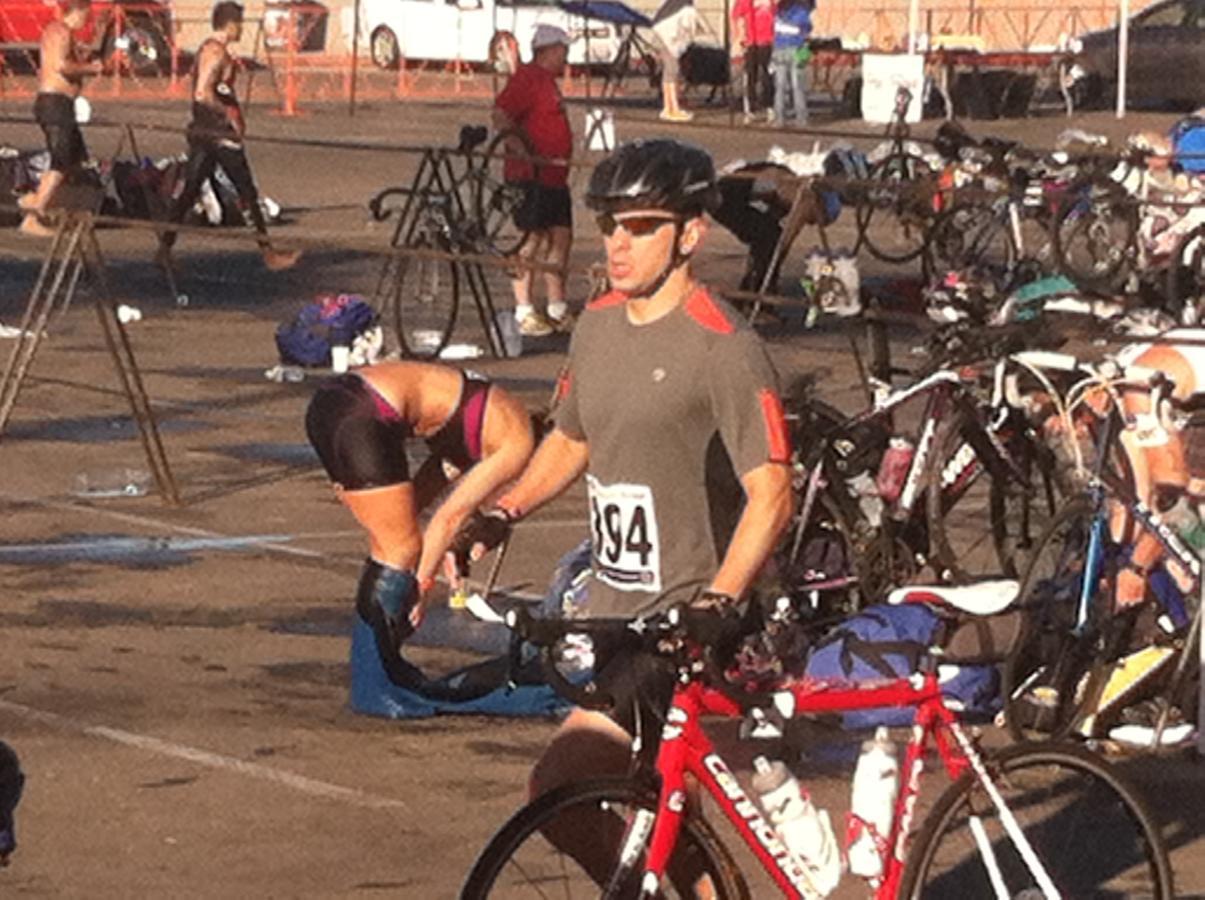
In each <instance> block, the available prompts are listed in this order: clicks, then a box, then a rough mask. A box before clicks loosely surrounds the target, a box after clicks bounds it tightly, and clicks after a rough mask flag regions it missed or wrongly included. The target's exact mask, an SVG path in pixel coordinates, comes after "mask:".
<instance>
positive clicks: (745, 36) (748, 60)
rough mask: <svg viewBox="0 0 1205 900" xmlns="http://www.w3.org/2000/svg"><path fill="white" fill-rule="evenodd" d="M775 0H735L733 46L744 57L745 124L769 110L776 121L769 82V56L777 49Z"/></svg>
mask: <svg viewBox="0 0 1205 900" xmlns="http://www.w3.org/2000/svg"><path fill="white" fill-rule="evenodd" d="M774 11H775V3H774V0H736V3H735V4H734V5H733V7H732V25H733V31H734V36H735V38H736V40H735V41H734V42H733V44H732V47H733V50H735V51H736V52H737V53H738V54H739V55H740V56H742V57H743V58H744V60H745V124H749V123H750V122H752V121H753V117H754V116H755V115H757V114H758V113H759V112H761V111H762V110H763V109H764V110H765V111H766V116H767V118H768V120H769V121H773V116H774V107H773V102H774V97H773V91H774V88H773V85H772V84H771V82H770V56H771V54H772V53H773V51H774Z"/></svg>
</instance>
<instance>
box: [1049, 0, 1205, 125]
mask: <svg viewBox="0 0 1205 900" xmlns="http://www.w3.org/2000/svg"><path fill="white" fill-rule="evenodd" d="M1071 49H1072V50H1078V52H1077V53H1076V56H1075V69H1073V73H1072V74H1073V76H1074V81H1073V83H1072V89H1071V95H1072V99H1073V101H1074V102H1075V105H1076V106H1077V107H1081V106H1102V105H1103V106H1109V105H1112V104H1113V103H1115V102H1116V97H1117V28H1116V27H1114V28H1108V29H1105V30H1102V31H1090V32H1088V33H1087V34H1084V35H1081V36H1080V37H1079V38H1078V39H1077V40H1075V41H1073V42H1072V47H1071ZM1126 82H1127V84H1126V105H1127V106H1175V107H1184V108H1196V107H1198V106H1202V105H1205V0H1163V2H1161V3H1156V4H1154V5H1152V6H1149V7H1147V8H1146V9H1144V10H1143V11H1142V12H1140V13H1139V14H1138V15H1136V16H1133V17H1132V18H1131V19H1130V48H1129V65H1128V67H1127V78H1126Z"/></svg>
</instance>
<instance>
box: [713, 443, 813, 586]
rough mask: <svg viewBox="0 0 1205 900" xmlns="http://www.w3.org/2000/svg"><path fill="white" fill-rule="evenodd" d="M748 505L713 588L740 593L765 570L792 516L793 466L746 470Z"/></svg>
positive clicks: (770, 464)
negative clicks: (763, 568)
mask: <svg viewBox="0 0 1205 900" xmlns="http://www.w3.org/2000/svg"><path fill="white" fill-rule="evenodd" d="M741 487H743V488H744V489H745V509H744V511H743V512H742V513H741V517H740V520H739V521H738V522H737V523H736V530H735V531H734V532H733V534H732V540H731V542H730V543H729V544H728V551H727V552H726V553H725V554H724V560H723V562H722V563H721V564H720V568H719V571H717V572H716V575H715V578H714V579H713V580H712V582H711V590H712V591H714V592H716V593H720V594H727V595H728V596H730V597H740V596H742V595H743V594H744V593H745V591H747V590H748V589H749V585H750V584H752V583H753V579H754V578H756V577H757V573H758V572H759V571H761V568H762V566H763V565H765V562H766V560H767V559H768V558H769V557H770V554H771V553H772V552H774V547H775V545H776V544H777V543H778V538H779V536H780V535H781V534H782V531H783V529H784V528H786V526H787V523H788V522H790V520H791V510H792V506H793V502H794V501H793V497H792V494H791V469H790V467H789V466H787V465H786V464H784V463H776V462H768V463H765V464H764V465H761V466H758V467H757V468H756V469H753V470H751V471H749V472H746V473H745V475H744V476H742V478H741Z"/></svg>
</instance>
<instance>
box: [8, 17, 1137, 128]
mask: <svg viewBox="0 0 1205 900" xmlns="http://www.w3.org/2000/svg"><path fill="white" fill-rule="evenodd" d="M340 2H341V3H342V4H343V5H333V6H328V5H325V4H322V3H319V2H316V0H263V2H262V3H261V6H262V9H261V10H260V14H259V15H258V16H257V17H254V18H249V19H248V20H247V22H246V26H245V31H244V36H243V39H242V41H241V42H240V43H239V45H238V46H237V47H236V48H235V52H236V53H239V54H241V59H242V61H243V63H244V66H245V68H246V69H247V76H248V77H246V78H245V79H243V80H241V82H240V90H241V92H242V94H243V96H244V97H249V98H250V97H253V98H254V99H255V100H258V101H262V100H264V99H265V91H266V92H267V96H268V97H270V98H271V100H272V102H274V103H275V104H277V105H278V108H279V111H280V112H281V113H282V114H284V115H296V114H298V113H300V112H302V111H303V107H304V105H305V103H307V102H311V103H312V102H329V101H339V100H342V101H354V100H357V99H365V100H384V99H404V98H412V97H418V96H426V97H441V98H456V97H488V96H491V95H492V94H493V93H494V92H495V91H496V90H497V89H498V87H499V86H500V80H499V76H497V75H496V74H495V73H494V72H493V71H492V68H491V67H490V66H489V65H488V64H486V63H483V62H479V61H466V60H464V59H452V60H439V61H418V60H410V59H405V58H401V55H400V52H399V44H398V42H397V40H396V38H394V43H393V45H392V47H391V48H386V49H392V51H393V54H392V56H390V55H389V54H387V53H384V52H383V51H382V50H381V48H380V47H379V46H377V44H376V42H377V40H378V38H379V37H380V36H381V35H380V33H381V31H382V29H381V28H379V27H373V25H372V23H371V22H364V21H361V22H360V27H359V30H360V33H361V35H362V36H363V40H362V41H360V42H359V48H358V49H359V53H358V54H357V56H356V57H355V58H353V53H352V50H351V47H352V43H353V42H352V41H351V38H350V35H351V32H353V31H354V30H355V28H354V26H353V25H352V24H351V22H352V19H351V17H350V16H349V15H348V13H349V12H350V11H351V10H352V9H354V7H349V6H348V4H349V3H350V0H340ZM406 2H409V0H397V3H399V4H402V3H406ZM487 2H490V3H492V2H494V0H487ZM1141 5H1143V4H1142V3H1141V2H1140V0H1136V2H1135V4H1134V8H1139V7H1140V6H1141ZM451 6H452V8H453V9H459V7H457V6H455V5H451ZM729 8H730V2H724V3H722V4H717V3H716V0H706V2H705V3H700V13H701V15H702V16H703V18H704V19H705V20H707V21H708V22H709V24H710V26H711V30H712V33H713V36H714V38H715V39H716V40H717V41H722V40H724V39H725V38H724V37H723V36H724V35H725V34H726V33H727V30H726V29H725V27H724V22H723V19H724V16H725V14H726V11H727V10H728V9H729ZM52 9H53V5H50V6H48V5H47V3H45V2H43V0H0V49H2V50H3V53H0V100H3V99H5V98H19V97H31V96H32V95H33V94H34V93H35V91H36V89H37V80H36V56H37V43H36V42H37V37H38V35H39V34H40V31H41V27H42V26H43V25H44V24H45V21H46V20H47V17H48V16H49V15H51V14H52V13H49V12H48V10H52ZM93 9H94V21H93V23H92V25H91V26H90V28H89V29H87V30H86V31H87V33H85V34H83V35H81V40H83V41H85V42H87V44H88V45H89V46H90V47H91V49H92V50H93V51H94V52H96V53H98V54H99V55H100V56H101V58H102V59H104V60H105V62H106V63H107V65H106V70H105V74H104V75H102V76H100V77H98V78H96V79H94V80H92V81H90V82H89V84H88V86H87V88H86V93H87V94H89V95H91V96H95V97H102V98H121V99H122V100H135V99H142V98H150V99H163V98H183V97H185V96H186V95H187V92H188V82H189V77H190V71H191V67H192V53H193V51H194V50H195V48H196V47H197V46H198V45H199V44H200V42H201V41H202V40H203V39H204V38H205V36H206V35H207V34H208V32H209V15H210V7H209V6H208V5H193V6H186V5H184V4H180V3H171V2H167V0H133V2H124V0H123V2H120V3H117V2H113V0H94V3H93ZM453 14H456V13H453ZM1116 14H1117V13H1116V6H1115V5H1113V4H1111V3H1106V2H1101V0H1097V2H1093V3H1081V4H1079V5H1070V4H1067V5H1062V4H1060V5H1055V4H1048V5H1045V6H1037V5H1019V4H1017V3H1015V2H1013V3H1009V2H1006V0H967V2H966V3H964V4H962V5H958V6H953V5H950V4H942V5H933V6H928V5H925V4H922V6H921V19H920V22H919V27H920V29H921V31H922V32H923V33H924V34H925V35H926V36H927V37H928V38H929V39H930V40H932V38H933V37H936V36H937V35H941V34H946V35H975V36H977V40H978V42H979V43H980V44H981V45H982V46H983V47H984V48H985V49H987V50H1014V49H1016V50H1033V49H1037V48H1038V47H1042V48H1046V47H1047V46H1053V45H1055V44H1057V43H1058V42H1059V40H1060V39H1066V38H1067V37H1069V36H1072V35H1075V34H1078V33H1082V32H1084V31H1086V30H1089V29H1092V28H1100V27H1106V26H1108V25H1110V24H1112V23H1113V22H1114V21H1115V19H1116ZM816 18H817V27H816V30H815V34H816V35H818V36H822V35H835V36H840V37H842V39H843V42H844V43H845V44H846V46H849V44H850V42H851V41H853V42H855V43H857V44H859V45H864V46H866V47H868V48H872V49H899V48H900V47H901V46H902V45H903V43H904V42H905V41H906V32H907V22H908V6H907V4H906V3H898V4H894V5H891V6H874V5H868V4H865V3H859V2H856V0H826V2H823V3H821V4H819V8H818V10H817V13H816ZM587 24H588V23H587ZM583 28H585V26H583ZM579 33H584V31H583V30H582V29H579ZM590 33H592V34H593V33H595V32H594V31H593V30H591V31H590ZM389 36H390V37H392V35H391V34H390V35H389ZM473 40H474V42H475V41H476V37H475V36H474V38H473ZM473 46H475V43H474V44H473ZM480 55H481V54H480V53H478V54H477V56H478V57H479V56H480ZM592 58H593V57H592ZM374 60H375V62H374ZM634 62H638V60H634ZM382 63H384V65H382ZM816 65H817V66H825V65H827V71H825V72H820V71H817V72H816V73H815V75H816V76H817V78H816V79H815V80H814V81H813V83H814V84H821V83H824V82H826V81H828V80H831V77H832V74H833V65H832V61H831V60H828V61H827V62H826V61H825V60H824V59H823V58H821V59H819V60H818V61H817V63H816ZM601 68H602V66H601V65H599V64H597V63H596V65H595V66H594V67H593V71H591V68H590V67H579V68H577V69H576V70H575V71H574V72H573V73H572V74H571V75H569V76H567V78H566V81H565V85H564V89H565V91H566V93H569V94H589V95H591V96H597V95H600V94H601V92H602V78H601V76H600V69H601ZM841 68H844V66H842V67H841ZM646 76H647V73H645V72H643V71H633V72H631V73H629V74H628V76H627V77H626V82H627V83H628V84H629V85H633V86H636V87H637V88H639V89H641V90H650V89H651V88H650V87H649V85H648V79H647V77H646Z"/></svg>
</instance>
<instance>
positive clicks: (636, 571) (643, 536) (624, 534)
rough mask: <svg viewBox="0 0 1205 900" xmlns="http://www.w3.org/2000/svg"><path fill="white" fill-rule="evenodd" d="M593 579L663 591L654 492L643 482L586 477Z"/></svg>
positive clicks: (628, 588) (616, 585)
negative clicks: (609, 480)
mask: <svg viewBox="0 0 1205 900" xmlns="http://www.w3.org/2000/svg"><path fill="white" fill-rule="evenodd" d="M586 487H587V489H588V490H589V494H590V538H591V541H592V542H593V547H594V566H595V572H594V574H595V577H596V578H598V579H600V580H601V581H603V582H605V583H606V584H609V585H610V586H611V587H613V588H615V589H617V590H620V591H651V592H660V591H661V550H660V545H659V543H658V540H657V511H656V509H655V507H654V505H653V492H652V491H651V490H650V489H649V487H648V486H647V485H643V484H602V483H601V482H599V481H598V479H596V478H594V477H593V476H590V475H587V476H586Z"/></svg>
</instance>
